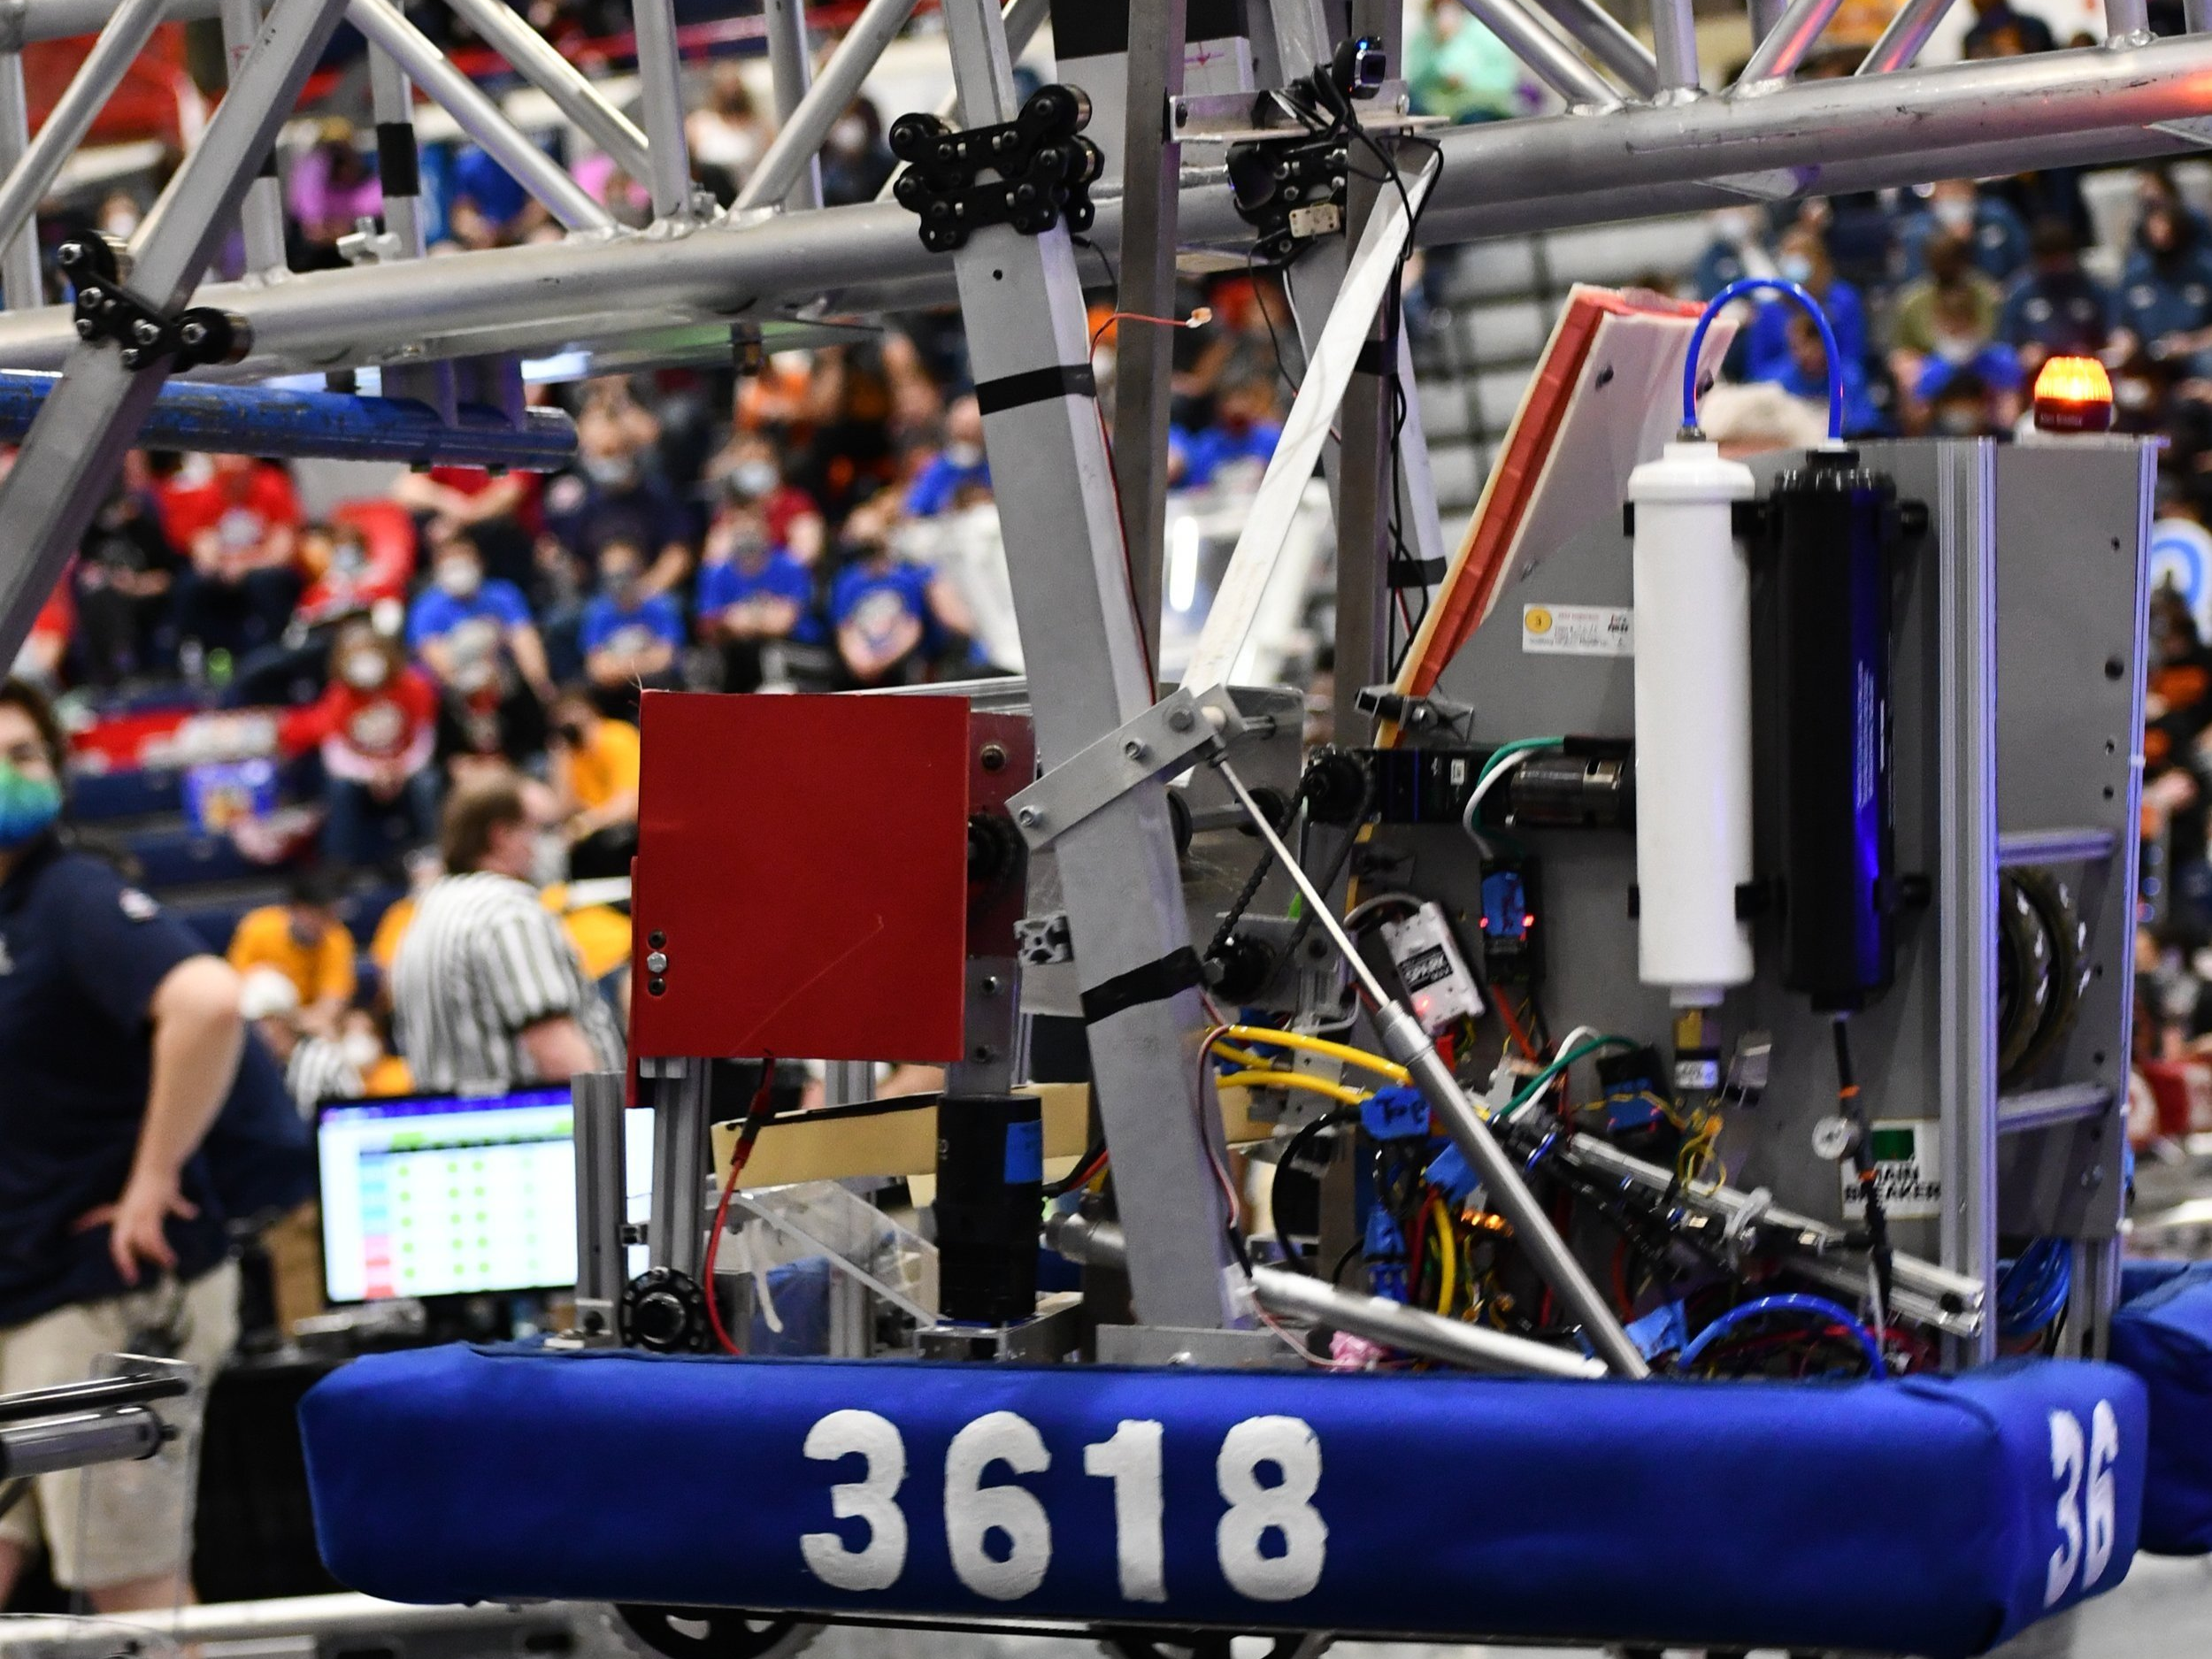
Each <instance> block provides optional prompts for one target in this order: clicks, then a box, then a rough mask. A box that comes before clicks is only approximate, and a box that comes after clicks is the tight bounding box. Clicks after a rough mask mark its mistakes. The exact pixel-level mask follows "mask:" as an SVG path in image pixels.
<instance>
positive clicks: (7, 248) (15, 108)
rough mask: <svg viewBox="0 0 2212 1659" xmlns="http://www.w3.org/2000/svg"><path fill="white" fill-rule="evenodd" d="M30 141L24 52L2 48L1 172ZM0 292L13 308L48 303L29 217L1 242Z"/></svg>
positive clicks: (8, 168)
mask: <svg viewBox="0 0 2212 1659" xmlns="http://www.w3.org/2000/svg"><path fill="white" fill-rule="evenodd" d="M30 144H31V101H30V96H29V95H28V94H27V92H26V91H25V90H24V86H23V54H22V53H21V52H17V51H7V50H0V175H5V174H6V173H12V172H13V171H14V170H15V168H16V165H17V164H18V163H19V162H20V161H21V160H22V159H23V152H24V151H25V150H28V149H29V148H30ZM0 293H4V295H5V296H6V299H7V303H8V308H9V309H10V310H11V311H25V310H30V309H35V308H36V307H37V306H39V305H42V304H43V303H45V301H46V282H45V276H44V272H43V268H42V265H41V264H40V261H39V252H38V227H36V226H35V225H34V224H32V223H31V222H30V221H29V220H28V219H26V220H25V221H24V222H23V224H22V225H21V226H20V227H18V228H17V230H16V233H15V234H14V235H12V236H10V237H9V238H8V239H7V240H6V242H4V243H0Z"/></svg>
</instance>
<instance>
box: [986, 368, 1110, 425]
mask: <svg viewBox="0 0 2212 1659" xmlns="http://www.w3.org/2000/svg"><path fill="white" fill-rule="evenodd" d="M1096 396H1098V377H1097V376H1096V375H1095V374H1093V373H1091V365H1089V364H1087V363H1055V364H1053V365H1050V366H1049V367H1048V368H1042V369H1026V370H1024V371H1023V372H1022V373H1019V374H1003V375H1001V376H1000V377H999V378H998V379H997V380H985V381H982V382H981V383H980V384H979V385H978V386H977V387H976V388H975V406H976V408H977V409H978V410H979V411H981V412H982V413H984V414H987V415H998V414H1003V413H1004V412H1005V411H1008V410H1010V409H1021V408H1024V407H1025V406H1026V405H1028V404H1030V403H1048V402H1050V401H1051V400H1052V399H1053V398H1056V397H1096Z"/></svg>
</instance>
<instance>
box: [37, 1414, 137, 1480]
mask: <svg viewBox="0 0 2212 1659" xmlns="http://www.w3.org/2000/svg"><path fill="white" fill-rule="evenodd" d="M167 1434H168V1431H167V1429H165V1427H164V1426H163V1425H162V1421H161V1419H160V1418H159V1417H156V1416H155V1415H154V1414H153V1413H152V1412H150V1411H149V1410H148V1409H146V1408H145V1407H143V1406H125V1407H123V1408H122V1409H120V1410H116V1411H73V1412H70V1413H68V1414H67V1415H66V1416H64V1417H32V1418H29V1419H27V1420H26V1421H24V1422H20V1423H11V1424H8V1425H4V1426H0V1480H17V1479H23V1478H25V1477H27V1476H31V1475H52V1474H58V1473H60V1472H61V1471H64V1470H65V1469H82V1468H85V1467H86V1466H88V1464H92V1463H134V1462H136V1461H137V1460H138V1459H140V1458H142V1457H151V1456H152V1455H154V1454H155V1453H156V1452H157V1451H159V1450H160V1449H161V1445H162V1441H163V1440H165V1438H166V1437H167Z"/></svg>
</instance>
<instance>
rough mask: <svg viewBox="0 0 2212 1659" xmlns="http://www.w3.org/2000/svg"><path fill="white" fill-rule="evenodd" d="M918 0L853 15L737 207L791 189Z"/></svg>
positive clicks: (877, 3)
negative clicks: (820, 71)
mask: <svg viewBox="0 0 2212 1659" xmlns="http://www.w3.org/2000/svg"><path fill="white" fill-rule="evenodd" d="M913 12H914V0H868V4H867V7H866V9H865V10H864V11H863V12H861V14H860V15H859V16H858V17H857V18H856V19H853V26H852V27H851V28H850V29H849V30H848V31H846V35H845V38H844V39H843V40H842V41H841V42H838V47H837V50H835V51H833V52H832V53H831V54H830V57H829V61H828V62H827V63H826V64H824V65H822V73H821V76H820V78H819V79H818V80H817V81H815V83H814V84H813V85H812V86H811V87H810V88H807V94H806V96H804V97H803V98H802V99H800V100H799V105H798V108H796V109H795V110H794V111H791V118H790V119H788V120H787V121H786V122H784V124H783V129H782V131H780V132H779V133H778V134H776V136H775V139H774V141H773V142H772V143H770V144H769V146H768V153H767V154H766V155H764V156H763V157H761V158H760V165H758V166H757V167H755V168H754V169H753V176H752V177H751V178H749V179H748V180H745V188H743V189H742V190H740V191H739V192H738V193H737V203H736V210H735V211H738V212H744V211H747V210H748V209H750V208H756V207H770V206H772V205H774V204H776V203H778V202H780V201H782V200H783V199H784V198H785V197H786V196H789V195H790V194H791V188H792V187H793V186H794V185H795V184H797V183H798V182H799V180H800V179H801V177H803V175H804V173H805V172H806V169H807V164H808V163H810V161H812V160H813V159H814V157H815V155H816V153H817V152H818V151H819V150H821V148H822V141H823V140H824V139H826V138H827V137H828V136H829V129H830V128H831V127H833V126H834V125H835V124H836V122H837V118H838V117H839V116H841V115H842V114H844V112H845V111H846V109H847V108H848V107H849V105H850V104H851V103H852V101H853V99H854V98H855V97H856V96H859V93H860V87H861V83H862V82H863V81H866V80H867V78H868V72H869V71H870V70H871V69H873V68H874V67H875V66H876V59H877V58H880V57H882V56H883V49H884V48H885V47H887V46H888V45H889V44H890V43H891V42H893V41H895V40H896V39H897V38H898V34H899V31H900V30H901V29H902V28H904V27H906V19H908V18H910V17H911V16H912V15H913Z"/></svg>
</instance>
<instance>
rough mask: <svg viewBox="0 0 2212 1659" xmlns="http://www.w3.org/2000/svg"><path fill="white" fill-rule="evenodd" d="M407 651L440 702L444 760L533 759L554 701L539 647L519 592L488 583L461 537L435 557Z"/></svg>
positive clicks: (412, 615) (411, 622)
mask: <svg viewBox="0 0 2212 1659" xmlns="http://www.w3.org/2000/svg"><path fill="white" fill-rule="evenodd" d="M407 644H408V647H409V649H411V650H412V651H413V652H414V654H415V657H416V660H417V661H419V663H420V664H422V665H423V667H424V668H425V669H426V670H427V671H428V672H429V674H430V677H431V678H432V679H433V680H435V681H436V682H437V685H438V687H439V689H440V690H441V692H442V694H443V698H444V707H445V713H446V715H447V717H448V728H449V729H448V731H447V733H446V734H445V736H444V738H443V739H442V747H443V749H444V751H445V752H448V753H466V754H480V755H491V754H504V755H506V756H507V757H509V758H510V759H513V760H521V759H523V758H525V757H527V756H530V755H533V754H535V753H536V752H537V750H538V749H539V748H540V747H541V744H542V743H543V741H544V733H545V713H544V710H545V705H546V704H547V703H549V702H551V701H552V698H553V676H552V674H551V672H550V671H549V669H548V667H547V664H546V659H545V641H543V640H542V639H541V638H540V637H539V634H538V630H537V625H536V624H535V623H534V622H533V621H532V620H531V618H530V607H529V605H528V604H527V603H526V602H525V601H524V599H523V597H522V594H521V591H520V590H519V589H518V588H516V587H515V586H514V585H513V584H512V583H511V582H503V581H500V580H496V579H495V578H490V577H487V576H486V575H485V574H484V562H483V559H482V557H480V555H479V554H478V553H477V550H476V546H475V544H474V543H473V542H472V541H469V540H468V539H467V538H466V537H465V536H463V537H456V538H455V539H454V540H453V541H449V542H448V543H446V544H445V546H443V547H442V548H441V549H439V550H438V554H437V562H436V564H435V565H434V566H433V567H432V581H431V585H430V586H429V587H428V588H425V589H424V590H423V591H422V592H421V593H420V594H419V595H417V596H416V599H415V603H414V607H413V609H412V610H411V611H409V612H408V614H407Z"/></svg>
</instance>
